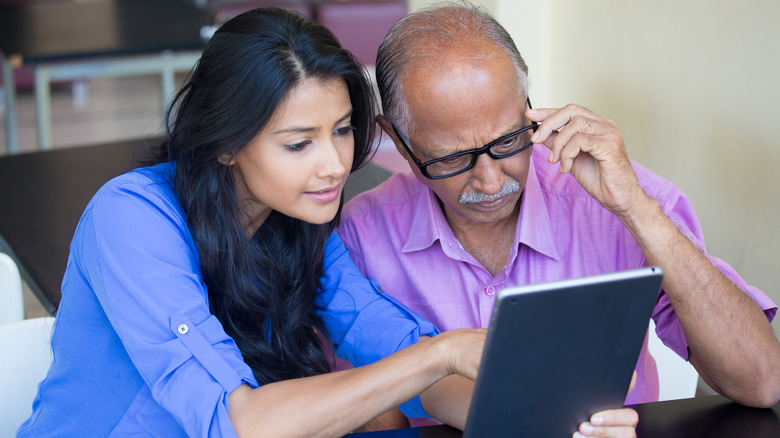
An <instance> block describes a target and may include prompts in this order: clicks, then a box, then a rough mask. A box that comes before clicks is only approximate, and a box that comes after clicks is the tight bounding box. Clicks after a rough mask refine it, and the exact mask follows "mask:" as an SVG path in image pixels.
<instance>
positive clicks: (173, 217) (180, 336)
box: [19, 8, 484, 437]
mask: <svg viewBox="0 0 780 438" xmlns="http://www.w3.org/2000/svg"><path fill="white" fill-rule="evenodd" d="M175 102H176V105H175V111H172V112H169V114H168V120H169V121H170V120H171V119H173V121H172V123H169V124H168V125H169V127H168V133H169V135H168V140H167V141H166V142H165V144H163V145H162V146H161V147H160V149H159V150H158V151H157V153H156V155H155V157H154V160H153V163H152V164H153V165H151V166H150V167H145V168H141V169H137V170H135V171H132V172H129V173H127V174H125V175H122V176H120V177H118V178H116V179H114V180H112V181H110V182H109V183H107V184H106V185H105V186H104V187H103V188H101V189H100V190H99V191H98V193H97V194H96V195H95V197H94V198H93V199H92V201H91V202H90V204H89V205H88V206H87V209H86V210H85V212H84V214H83V216H82V218H81V220H80V222H79V225H78V227H77V229H76V232H75V235H74V239H73V243H72V245H71V254H70V258H69V261H68V267H67V270H66V274H65V277H64V279H63V284H62V301H61V304H60V307H59V310H58V314H57V321H56V326H55V329H54V334H53V338H52V348H53V351H54V361H53V364H52V366H51V369H50V370H49V374H48V376H47V378H46V379H45V380H44V381H43V382H42V383H41V385H40V387H39V392H38V396H37V397H36V400H35V402H34V406H33V414H32V416H31V418H30V419H29V420H28V421H27V422H26V423H25V424H24V425H22V427H21V429H20V431H19V436H25V437H26V436H43V435H45V436H57V435H61V436H109V435H111V436H114V435H116V436H125V435H139V436H161V437H175V436H236V435H240V436H242V437H244V436H274V437H278V436H314V435H317V436H340V435H343V434H345V433H347V432H349V431H351V430H353V429H354V428H356V427H357V426H360V425H361V424H364V423H365V422H367V421H368V420H370V419H372V418H374V417H376V416H377V415H379V414H381V413H383V412H385V411H387V410H388V409H390V408H392V407H394V406H396V405H399V404H401V403H404V402H406V401H407V400H409V399H411V398H413V397H415V396H416V395H417V394H419V393H420V392H422V391H424V390H425V389H426V388H428V387H429V386H430V385H432V384H434V383H436V382H437V381H439V380H441V379H442V378H443V377H445V376H448V375H451V374H458V375H461V376H464V377H467V378H470V379H473V378H474V377H475V375H476V369H477V367H478V363H479V358H480V354H481V350H482V344H483V342H484V332H483V331H480V330H462V331H454V332H448V333H443V334H439V335H437V330H436V329H435V327H433V326H432V325H431V324H430V323H428V322H427V321H425V320H423V319H422V318H420V317H418V316H417V315H415V314H413V313H412V312H410V311H408V310H407V309H406V308H404V307H403V306H402V305H400V304H397V303H396V302H395V301H393V300H392V299H391V298H389V297H386V296H385V295H384V294H383V293H382V292H381V290H380V289H379V288H378V287H376V285H374V284H373V283H372V282H370V281H369V280H366V279H365V278H363V277H362V275H360V273H359V272H358V271H357V269H356V268H355V266H354V264H353V263H352V261H351V259H350V258H349V255H348V254H347V252H346V250H345V249H344V246H343V244H342V243H341V241H340V239H339V238H338V236H336V235H335V234H334V233H333V229H334V224H335V222H336V220H337V218H338V214H339V211H340V198H341V190H342V188H343V186H344V182H345V180H346V177H347V175H348V174H349V172H350V171H351V170H354V169H356V168H358V167H359V166H360V165H361V164H363V163H364V162H365V160H366V159H367V157H368V156H369V155H370V144H371V141H372V139H373V134H374V132H373V120H372V118H373V115H374V108H375V105H374V101H373V93H372V90H371V88H370V85H369V82H368V81H367V79H366V77H365V76H364V74H363V73H362V70H361V69H360V67H359V66H358V65H356V64H355V62H354V61H353V59H352V57H351V56H350V55H349V53H348V52H346V51H345V50H343V49H342V48H341V47H340V46H339V45H338V43H337V42H336V40H335V39H334V38H333V36H332V35H331V34H330V33H329V32H328V31H327V30H325V29H324V28H322V27H321V26H319V25H316V24H314V23H312V22H310V21H308V20H305V19H303V18H302V17H300V16H298V15H296V14H294V13H291V12H288V11H285V10H283V9H276V8H273V9H267V10H254V11H250V12H247V13H245V14H242V15H240V16H238V17H236V18H234V19H233V20H231V21H229V22H228V23H226V24H225V25H224V26H222V27H221V28H220V29H219V30H218V31H217V33H216V34H215V35H214V37H213V38H212V40H211V41H210V42H209V43H208V45H207V47H206V48H205V50H204V52H203V56H202V58H201V60H200V61H199V63H198V65H197V67H196V68H195V70H194V72H193V74H192V76H191V78H190V79H189V81H188V82H187V84H186V85H185V86H184V88H183V89H182V90H181V91H180V92H179V93H178V95H177V96H176V99H175ZM174 113H175V114H174ZM431 335H437V336H435V337H433V338H427V336H431ZM421 338H422V339H421ZM418 340H419V342H418ZM323 343H331V344H332V345H333V346H334V348H335V349H336V352H337V353H338V354H339V355H340V356H343V357H345V358H347V359H349V360H350V361H351V362H353V363H354V364H356V365H366V366H362V367H359V368H355V369H353V370H348V371H344V372H339V373H331V374H327V373H326V372H327V371H328V370H329V369H330V364H331V363H332V360H333V358H332V357H328V355H327V354H326V353H325V352H326V351H329V349H328V348H325V349H323V346H322V345H323ZM405 347H408V348H405ZM396 351H398V352H397V353H396ZM393 353H395V354H393ZM383 357H386V358H384V359H382V358H383ZM378 359H381V360H378ZM377 360H378V361H377ZM416 406H417V407H419V404H418V403H415V402H414V401H413V402H412V403H411V404H410V406H409V407H408V409H410V410H411V411H414V409H415V407H416Z"/></svg>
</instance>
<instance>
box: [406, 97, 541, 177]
mask: <svg viewBox="0 0 780 438" xmlns="http://www.w3.org/2000/svg"><path fill="white" fill-rule="evenodd" d="M526 105H528V108H531V101H530V100H529V99H528V98H526ZM391 126H392V127H393V131H395V135H396V136H397V137H398V140H399V141H400V142H401V145H403V147H404V149H406V152H408V153H409V156H410V157H412V160H414V164H416V165H417V168H419V169H420V172H422V174H423V176H425V177H426V178H428V179H442V178H449V177H451V176H455V175H460V174H461V173H463V172H466V171H467V170H469V169H471V168H472V167H474V165H475V164H476V163H477V159H478V158H479V156H480V155H482V154H488V155H489V156H490V158H492V159H494V160H500V159H502V158H507V157H511V156H512V155H517V154H519V153H520V152H523V151H524V150H526V149H528V148H529V147H531V145H533V144H534V143H533V142H532V141H528V142H527V143H526V142H524V141H523V138H522V137H523V135H522V134H523V133H524V132H526V131H528V130H536V128H537V126H538V124H537V123H536V122H531V124H530V125H528V126H524V127H522V128H520V129H518V130H517V131H514V132H510V133H509V134H507V135H504V136H502V137H499V138H497V139H495V140H493V141H491V142H490V143H488V144H486V145H485V146H482V147H481V148H477V149H471V150H468V151H462V152H457V153H454V154H451V155H447V156H445V157H441V158H435V159H433V160H430V161H426V162H424V163H423V162H422V161H420V159H419V158H417V157H416V156H415V155H414V153H413V152H412V150H411V149H410V148H409V146H408V145H407V144H406V142H405V141H404V139H403V137H402V136H401V134H400V133H399V132H398V129H397V128H396V127H395V125H391Z"/></svg>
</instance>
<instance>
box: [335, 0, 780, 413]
mask: <svg viewBox="0 0 780 438" xmlns="http://www.w3.org/2000/svg"><path fill="white" fill-rule="evenodd" d="M526 78H527V67H526V65H525V62H524V61H523V59H522V58H521V56H520V54H519V53H518V51H517V48H516V47H515V45H514V43H513V42H512V40H511V38H510V37H509V35H508V34H507V33H506V31H505V30H504V29H503V28H502V27H501V26H500V25H499V24H498V23H496V22H495V21H494V20H493V19H492V18H491V17H490V16H488V15H487V14H486V13H484V12H482V11H480V10H478V9H474V8H472V7H470V6H464V5H446V6H439V7H435V8H433V9H428V10H424V11H420V12H417V13H413V14H411V15H409V16H407V17H405V18H403V19H402V20H401V21H399V22H398V23H397V24H396V25H395V26H394V27H393V28H392V29H391V30H390V32H389V34H388V35H387V37H386V38H385V41H384V42H383V44H382V46H381V47H380V49H379V55H378V62H377V81H378V84H379V90H380V94H381V97H382V105H383V110H384V116H379V117H378V118H377V120H378V122H379V123H380V124H381V126H382V128H383V130H384V131H385V132H386V133H387V134H388V135H389V136H390V137H391V138H392V140H393V141H394V142H395V144H396V147H397V149H398V151H399V152H400V153H401V154H402V155H403V156H404V157H405V158H406V160H407V161H408V162H409V164H410V167H411V170H412V173H400V174H396V175H394V176H392V177H391V178H390V179H389V180H388V181H387V182H385V183H384V184H383V185H381V186H380V187H378V188H376V189H374V190H373V191H370V192H367V193H364V194H362V195H360V196H358V197H357V198H355V199H353V200H352V201H351V202H350V203H349V204H348V205H347V206H346V207H345V209H344V212H343V214H342V223H341V225H340V227H339V233H340V235H341V237H342V239H343V240H344V242H345V244H346V245H347V247H348V248H349V249H350V251H351V253H352V256H353V258H354V259H355V261H356V262H357V264H358V266H359V267H360V268H361V269H362V270H363V272H364V273H365V274H366V275H367V276H369V277H370V278H375V279H376V280H377V281H378V282H379V283H380V284H381V285H382V287H383V288H384V289H385V290H386V291H387V292H388V293H390V294H392V295H394V296H395V297H396V298H398V299H399V300H400V301H402V302H403V303H405V304H406V305H408V306H409V307H410V308H412V309H413V310H415V311H417V312H419V313H420V314H422V315H423V316H425V317H426V318H428V319H430V320H431V321H432V322H434V323H435V324H437V326H438V327H439V328H441V329H443V330H449V329H454V328H458V327H486V326H487V324H488V323H489V319H490V315H491V309H492V306H493V302H494V299H495V295H494V294H495V293H496V291H498V290H499V289H501V288H503V287H506V286H511V285H518V284H528V283H538V282H544V281H551V280H559V279H563V278H570V277H579V276H585V275H590V274H598V273H604V272H610V271H619V270H624V269H630V268H637V267H641V266H647V265H658V266H661V267H662V268H663V270H664V272H665V278H664V281H663V285H662V287H663V290H662V292H661V294H660V296H659V300H658V304H657V306H656V308H655V310H654V312H653V318H654V320H655V322H656V325H657V329H656V331H657V333H658V335H659V337H660V338H661V339H662V340H663V342H664V343H665V344H666V345H667V346H669V347H670V348H671V349H673V350H674V351H675V352H677V354H679V355H680V356H682V357H683V358H685V359H687V360H689V361H690V362H691V363H692V364H693V365H694V367H695V368H696V369H697V371H698V372H699V374H700V375H701V376H702V378H703V379H704V380H705V381H706V382H707V383H708V384H709V385H710V386H711V387H712V388H713V389H715V390H716V391H718V392H719V393H721V394H723V395H725V396H726V397H729V398H731V399H732V400H734V401H737V402H739V403H742V404H745V405H749V406H764V407H766V406H772V405H774V404H775V403H777V401H778V399H780V344H778V340H777V338H776V337H775V335H774V333H773V331H772V329H771V327H770V324H769V321H771V319H772V318H773V317H774V315H775V313H776V311H777V308H776V307H775V305H774V304H773V303H772V302H771V300H769V299H768V298H767V297H766V296H765V295H764V294H763V293H762V292H761V291H759V290H758V289H756V288H754V287H752V286H750V285H748V284H746V283H745V281H744V280H743V279H742V278H741V277H740V276H739V275H738V274H737V273H736V272H735V270H734V269H733V268H731V267H730V266H729V265H728V264H726V263H725V262H723V261H722V260H719V259H717V258H715V257H712V256H711V255H709V254H708V253H707V251H706V249H705V247H704V241H703V237H702V231H701V228H700V226H699V223H698V219H697V218H696V215H695V213H694V210H693V207H692V205H691V204H690V202H689V200H688V199H687V198H686V197H685V195H684V194H683V193H682V192H681V191H680V190H679V189H678V188H677V187H675V186H674V185H673V184H671V183H670V182H668V181H665V180H663V179H662V178H660V177H658V176H657V175H654V174H653V173H651V172H650V171H648V170H647V169H645V168H643V167H641V166H640V165H638V164H636V163H632V162H631V161H629V159H628V156H627V154H626V150H625V147H624V145H623V138H622V136H621V133H620V131H619V129H618V126H617V124H616V123H615V122H613V121H611V120H608V119H605V118H603V117H601V116H599V115H597V114H594V113H592V112H590V111H588V110H587V109H585V108H582V107H579V106H576V105H569V106H567V107H565V108H562V109H531V104H530V101H529V100H528V92H527V80H526ZM550 311H551V312H553V311H555V309H550ZM539 341H540V342H544V339H540V340H539ZM594 342H598V340H597V339H594ZM636 371H637V384H636V387H635V389H634V390H633V391H632V392H631V393H630V394H629V396H628V397H627V399H626V402H627V403H629V404H630V403H636V402H648V401H654V400H657V397H658V377H657V372H656V369H655V362H654V361H653V359H652V357H651V356H650V355H649V354H648V352H647V348H646V346H645V347H644V348H643V349H642V353H641V355H640V358H639V361H638V364H637V368H636Z"/></svg>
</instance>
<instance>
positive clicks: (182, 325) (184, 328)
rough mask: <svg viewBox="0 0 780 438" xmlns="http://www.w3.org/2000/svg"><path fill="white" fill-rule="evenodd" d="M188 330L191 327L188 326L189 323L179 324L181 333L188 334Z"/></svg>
mask: <svg viewBox="0 0 780 438" xmlns="http://www.w3.org/2000/svg"><path fill="white" fill-rule="evenodd" d="M188 331H190V328H189V327H187V324H179V333H181V334H182V335H186V334H187V332H188Z"/></svg>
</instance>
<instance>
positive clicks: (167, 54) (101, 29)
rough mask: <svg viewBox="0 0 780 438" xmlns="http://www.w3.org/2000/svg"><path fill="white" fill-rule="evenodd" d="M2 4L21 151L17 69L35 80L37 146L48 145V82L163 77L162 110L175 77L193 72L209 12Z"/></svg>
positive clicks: (148, 6)
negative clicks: (27, 69) (27, 71)
mask: <svg viewBox="0 0 780 438" xmlns="http://www.w3.org/2000/svg"><path fill="white" fill-rule="evenodd" d="M11 3H12V4H10V5H9V4H5V5H3V4H0V52H2V59H0V61H2V75H3V90H4V92H3V94H4V99H5V113H6V144H7V149H8V151H9V152H10V153H15V152H16V151H17V150H18V135H17V132H16V126H17V125H16V124H17V118H16V101H15V93H16V88H15V85H14V82H13V80H14V77H15V75H14V70H15V69H17V68H19V67H21V66H23V65H28V66H30V67H31V68H32V70H33V72H34V74H33V76H34V84H35V97H36V106H35V107H36V119H37V132H38V146H39V148H40V149H48V148H49V147H50V146H51V143H52V138H51V108H50V104H49V101H50V95H49V93H50V90H49V87H50V82H51V81H56V80H65V81H67V80H74V79H79V78H85V77H100V76H123V75H138V74H149V73H155V72H156V73H160V74H161V78H162V80H161V84H162V98H163V103H162V105H161V108H162V109H163V111H164V110H165V109H166V108H167V105H168V102H169V100H170V98H171V96H172V94H173V92H174V88H175V85H174V72H175V71H181V70H185V71H186V70H189V69H191V68H192V66H193V65H194V63H195V61H196V60H197V59H198V56H199V52H200V50H201V49H202V47H203V45H204V44H205V43H204V41H203V39H202V38H201V36H200V32H201V28H202V27H203V26H204V25H206V24H210V23H209V22H210V21H211V20H210V19H209V16H208V13H207V12H206V11H204V10H202V9H199V8H196V7H194V6H193V5H192V4H189V3H187V2H184V1H181V0H101V1H89V2H71V1H58V2H24V3H22V2H11Z"/></svg>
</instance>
